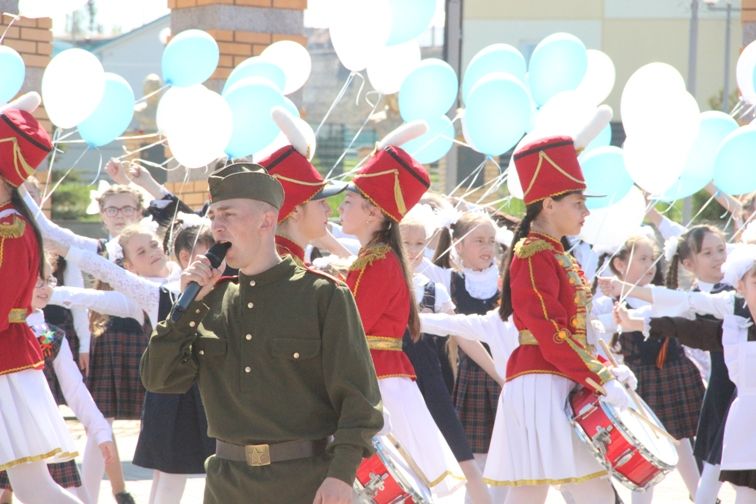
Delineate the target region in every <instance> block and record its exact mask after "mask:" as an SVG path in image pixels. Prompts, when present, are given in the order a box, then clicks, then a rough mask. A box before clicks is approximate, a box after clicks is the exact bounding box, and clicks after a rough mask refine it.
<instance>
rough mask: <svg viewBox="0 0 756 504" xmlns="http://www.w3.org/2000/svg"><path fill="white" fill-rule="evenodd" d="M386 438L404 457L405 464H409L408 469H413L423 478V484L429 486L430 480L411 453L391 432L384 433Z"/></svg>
mask: <svg viewBox="0 0 756 504" xmlns="http://www.w3.org/2000/svg"><path fill="white" fill-rule="evenodd" d="M386 438H387V439H388V440H389V442H391V444H393V445H394V448H396V449H397V450H398V451H399V454H400V455H401V456H402V457H404V461H405V462H407V465H408V466H410V469H412V470H413V471H415V473H416V474H417V476H418V477H419V478H420V479H421V480H423V484H424V485H425V486H427V487H428V488H430V484H431V482H430V480H429V479H428V477H427V476H425V473H424V472H423V470H422V469H420V466H419V465H417V462H415V459H413V458H412V455H410V454H409V453H408V452H407V450H405V449H404V447H403V446H402V445H401V444H400V443H399V441H398V440H397V439H396V437H394V435H393V434H386Z"/></svg>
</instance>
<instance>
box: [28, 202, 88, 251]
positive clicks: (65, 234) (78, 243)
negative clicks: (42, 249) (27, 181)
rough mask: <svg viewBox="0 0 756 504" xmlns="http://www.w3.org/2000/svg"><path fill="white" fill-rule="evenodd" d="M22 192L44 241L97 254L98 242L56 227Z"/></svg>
mask: <svg viewBox="0 0 756 504" xmlns="http://www.w3.org/2000/svg"><path fill="white" fill-rule="evenodd" d="M22 191H23V193H24V194H23V198H24V203H26V205H27V206H28V207H29V210H30V211H31V213H32V215H33V216H34V218H35V219H36V220H37V226H38V227H39V230H40V232H41V233H42V237H43V238H44V239H45V240H52V241H55V242H58V243H60V244H64V245H66V246H68V247H76V248H80V249H84V250H87V251H90V252H94V253H96V252H97V249H98V248H99V246H100V242H99V241H98V240H95V239H94V238H88V237H86V236H81V235H77V234H76V233H74V232H73V231H71V230H70V229H66V228H62V227H60V226H58V225H57V224H55V223H54V222H53V221H51V220H50V219H48V218H47V216H46V215H45V213H44V212H43V211H42V210H41V209H40V208H39V207H38V206H37V203H36V202H35V201H34V199H33V198H32V197H31V195H29V193H28V192H27V191H26V190H25V189H22Z"/></svg>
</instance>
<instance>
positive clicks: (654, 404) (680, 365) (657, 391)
mask: <svg viewBox="0 0 756 504" xmlns="http://www.w3.org/2000/svg"><path fill="white" fill-rule="evenodd" d="M626 364H627V365H628V367H630V369H631V370H632V371H633V373H635V376H636V378H638V390H637V392H638V395H640V396H641V397H642V398H643V400H644V401H646V403H647V404H648V405H649V407H650V408H651V409H652V410H653V412H654V413H656V416H657V417H659V420H661V422H662V424H663V425H664V428H665V429H667V432H669V433H670V434H671V435H672V436H674V438H675V439H684V438H693V437H694V436H695V435H696V429H697V427H698V417H699V415H700V413H701V403H702V402H703V395H704V384H703V381H702V380H701V374H700V373H699V372H698V368H697V367H696V366H695V364H693V363H692V362H691V361H690V360H689V359H688V358H687V357H685V356H681V357H680V358H679V359H678V360H674V361H669V360H668V361H667V362H665V363H664V366H663V367H662V368H661V369H659V368H657V367H656V365H653V364H632V363H628V362H626Z"/></svg>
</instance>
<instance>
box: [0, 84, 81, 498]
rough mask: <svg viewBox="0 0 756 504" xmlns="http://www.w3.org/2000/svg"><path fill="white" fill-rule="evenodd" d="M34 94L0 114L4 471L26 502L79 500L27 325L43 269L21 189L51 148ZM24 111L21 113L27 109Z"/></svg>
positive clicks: (68, 442)
mask: <svg viewBox="0 0 756 504" xmlns="http://www.w3.org/2000/svg"><path fill="white" fill-rule="evenodd" d="M39 103H40V98H39V95H37V94H36V93H35V94H29V95H26V96H24V97H22V98H21V99H19V100H18V101H17V102H15V103H13V104H11V105H10V107H13V108H6V109H4V110H3V111H2V114H0V278H2V286H3V287H2V289H0V405H2V408H0V469H4V470H6V471H7V473H8V479H9V480H10V483H11V485H12V486H13V488H14V489H15V491H16V495H17V496H18V498H19V499H20V500H22V501H25V502H55V503H56V504H57V503H61V504H63V503H79V502H81V501H79V500H78V499H77V498H76V497H74V496H72V495H71V494H70V493H68V492H67V491H65V490H63V489H62V488H61V487H59V486H58V485H57V484H56V483H55V481H53V479H52V476H50V473H49V471H48V470H47V463H48V462H53V461H55V462H57V461H66V460H71V459H72V458H73V457H75V456H76V452H75V445H74V443H73V440H72V439H71V436H70V434H69V433H68V430H67V429H66V425H65V423H64V421H63V417H62V416H61V415H60V413H59V412H58V408H57V405H56V404H55V400H54V399H53V396H52V393H51V392H50V388H49V386H48V385H47V381H46V380H45V375H44V373H43V372H42V368H43V367H44V357H43V355H42V350H41V348H40V345H39V342H38V341H37V338H36V336H35V335H34V333H33V332H32V330H31V329H30V328H29V326H28V325H27V324H26V317H27V315H28V314H29V313H30V311H31V299H32V294H33V292H34V287H35V285H36V284H37V281H38V279H39V273H40V271H41V270H42V269H43V267H42V262H43V259H42V257H43V256H42V237H41V235H40V233H39V230H38V228H37V227H36V225H35V222H34V218H33V217H32V215H31V212H30V211H29V209H28V208H27V207H26V205H25V204H24V203H23V201H22V199H21V196H20V194H19V192H18V187H19V186H20V185H21V184H22V183H23V181H24V180H25V179H26V178H27V177H29V176H30V175H32V173H33V172H34V170H35V169H36V167H37V166H39V164H41V163H42V161H43V160H44V159H45V157H46V156H47V154H48V153H49V152H50V150H52V144H51V142H50V137H49V136H48V134H47V132H46V131H45V130H44V129H43V128H42V126H40V124H39V123H38V122H37V120H36V119H34V117H33V116H32V115H31V113H30V112H29V111H33V110H34V109H35V108H36V107H37V106H38V105H39ZM21 109H23V110H21Z"/></svg>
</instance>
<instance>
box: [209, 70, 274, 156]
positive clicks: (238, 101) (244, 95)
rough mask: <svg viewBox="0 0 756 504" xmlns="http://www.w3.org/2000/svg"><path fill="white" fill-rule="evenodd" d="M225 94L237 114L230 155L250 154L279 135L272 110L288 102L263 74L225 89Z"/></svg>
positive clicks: (265, 145)
mask: <svg viewBox="0 0 756 504" xmlns="http://www.w3.org/2000/svg"><path fill="white" fill-rule="evenodd" d="M223 98H224V99H225V100H226V102H228V104H229V106H230V107H231V114H232V116H233V133H232V134H231V140H230V141H229V143H228V145H227V146H226V154H228V156H229V157H231V158H240V157H244V156H249V155H250V154H252V153H254V152H257V151H259V150H260V149H262V148H263V147H267V146H268V145H269V144H270V143H271V142H272V141H273V140H275V138H276V136H278V132H279V129H278V126H277V125H276V123H275V122H274V121H273V118H272V117H271V111H272V110H273V107H284V108H286V102H285V101H284V97H283V95H282V94H281V93H280V92H279V91H278V90H277V89H276V88H275V86H273V84H271V83H270V82H268V81H267V80H265V79H262V78H260V77H247V78H245V79H242V80H240V81H238V82H237V83H235V84H234V85H233V86H231V87H230V88H229V89H228V90H227V91H226V92H224V93H223Z"/></svg>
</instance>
